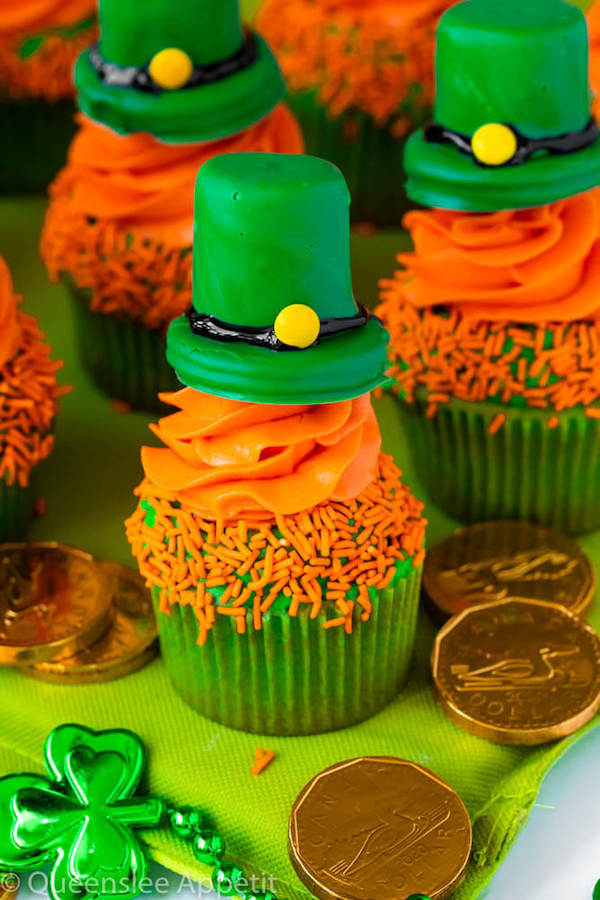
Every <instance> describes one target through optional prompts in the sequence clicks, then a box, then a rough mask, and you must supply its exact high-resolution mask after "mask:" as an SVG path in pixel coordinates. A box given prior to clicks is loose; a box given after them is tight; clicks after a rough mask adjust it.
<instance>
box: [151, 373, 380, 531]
mask: <svg viewBox="0 0 600 900" xmlns="http://www.w3.org/2000/svg"><path fill="white" fill-rule="evenodd" d="M163 399H164V400H165V401H166V402H168V403H170V404H172V405H173V406H176V407H178V409H179V410H180V411H179V412H176V413H173V414H172V415H170V416H167V417H166V418H164V419H161V420H160V422H159V423H158V425H156V426H153V427H152V428H153V431H154V432H155V433H156V434H157V435H158V437H160V439H161V440H162V441H163V442H164V443H165V444H166V445H167V446H166V448H155V447H144V448H143V450H142V464H143V467H144V471H145V473H146V477H147V478H148V479H149V480H150V481H151V483H152V484H153V485H154V486H155V488H158V489H159V490H161V491H164V492H165V493H167V494H168V495H169V496H170V497H171V498H176V499H177V500H178V501H179V502H180V503H181V504H182V505H184V506H185V507H187V508H191V509H193V510H195V511H199V512H201V513H203V514H208V515H210V516H213V517H215V518H220V519H233V518H236V517H238V516H242V515H243V516H248V515H250V517H251V518H258V519H264V518H271V517H272V516H273V515H274V514H280V515H288V514H293V513H297V512H300V511H302V510H306V509H310V508H312V507H313V506H316V505H317V504H319V503H323V502H325V501H327V500H330V499H333V500H351V499H353V498H355V497H357V496H358V495H359V494H360V493H361V492H362V491H363V490H364V489H365V488H366V487H367V486H368V485H369V484H370V483H371V482H372V481H373V479H374V477H375V474H376V471H377V459H378V454H379V450H380V445H381V436H380V433H379V428H378V425H377V421H376V419H375V414H374V412H373V408H372V406H371V399H370V396H369V395H365V396H364V397H359V398H358V399H356V400H348V401H344V402H341V403H329V404H324V405H322V406H261V405H259V404H253V403H242V402H239V401H237V400H227V399H224V398H221V397H214V396H211V395H209V394H203V393H201V392H199V391H194V390H192V389H191V388H184V389H183V390H181V391H179V392H177V393H175V394H165V395H163Z"/></svg>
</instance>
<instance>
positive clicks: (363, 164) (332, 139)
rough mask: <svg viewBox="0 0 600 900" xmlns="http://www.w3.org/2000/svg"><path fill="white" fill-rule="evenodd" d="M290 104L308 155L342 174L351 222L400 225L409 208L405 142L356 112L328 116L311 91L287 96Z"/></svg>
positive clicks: (363, 114) (361, 113)
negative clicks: (323, 160)
mask: <svg viewBox="0 0 600 900" xmlns="http://www.w3.org/2000/svg"><path fill="white" fill-rule="evenodd" d="M288 103H289V105H290V107H291V108H292V110H293V112H294V113H295V115H296V116H297V118H298V121H299V122H300V126H301V128H302V132H303V134H304V139H305V141H306V151H307V153H310V154H312V155H313V156H320V157H321V158H322V159H328V160H330V162H332V163H335V165H336V166H337V167H338V168H339V169H341V170H342V173H343V174H344V177H345V179H346V181H347V182H348V187H349V188H350V195H351V197H352V204H351V206H350V215H351V217H352V220H353V221H354V222H372V223H374V224H375V225H399V224H400V220H401V218H402V215H403V214H404V213H405V212H406V210H407V209H408V208H409V205H410V203H409V200H408V198H407V196H406V193H405V190H404V181H405V176H404V170H403V167H402V156H403V153H404V144H405V141H404V139H403V138H402V139H400V138H394V137H393V135H392V134H391V133H390V131H389V129H388V128H386V127H383V128H382V127H380V126H378V125H376V124H375V122H374V121H373V119H371V118H369V116H367V115H365V113H363V112H360V111H358V110H357V111H353V112H345V113H342V115H340V116H338V117H336V118H332V117H331V116H330V115H329V114H328V112H327V109H326V107H324V106H323V105H322V104H321V103H319V101H318V100H317V95H316V93H315V92H313V91H310V92H309V91H306V92H300V93H297V94H290V95H289V97H288Z"/></svg>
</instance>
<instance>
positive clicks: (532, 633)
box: [423, 521, 600, 745]
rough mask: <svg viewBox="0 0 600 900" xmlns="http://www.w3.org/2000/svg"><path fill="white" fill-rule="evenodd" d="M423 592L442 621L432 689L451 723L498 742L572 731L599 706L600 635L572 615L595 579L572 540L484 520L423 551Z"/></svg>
mask: <svg viewBox="0 0 600 900" xmlns="http://www.w3.org/2000/svg"><path fill="white" fill-rule="evenodd" d="M423 580H424V591H425V596H426V600H427V601H428V603H429V607H430V609H431V610H432V611H433V613H434V615H435V616H436V617H437V618H440V619H448V617H449V616H450V617H451V618H449V620H448V621H447V622H446V624H445V625H444V626H443V628H442V629H441V631H440V632H439V634H438V635H437V637H436V640H435V644H434V648H433V653H432V671H433V680H434V685H435V691H436V695H437V699H438V702H439V704H440V707H441V708H442V710H443V711H444V712H445V713H446V715H448V716H449V718H451V719H452V720H453V721H454V722H455V723H456V724H457V725H459V726H460V727H461V728H464V729H465V730H466V731H470V732H471V733H472V734H475V735H477V736H479V737H482V738H486V739H488V740H491V741H495V742H497V743H503V744H515V745H534V744H542V743H545V742H548V741H552V740H557V739H559V738H561V737H565V736H567V735H570V734H572V733H573V732H574V731H576V730H577V729H578V728H580V727H582V726H583V725H584V724H585V723H586V722H588V721H589V720H590V719H591V718H592V717H593V716H594V715H595V714H596V713H597V712H598V710H600V638H599V636H598V635H597V634H596V632H595V631H594V630H593V629H592V628H591V627H590V626H589V625H586V624H585V623H584V622H583V621H582V620H581V619H580V618H579V616H580V615H581V614H582V613H584V612H585V610H586V609H587V608H588V606H589V604H590V603H591V601H592V598H593V595H594V592H595V588H596V577H595V573H594V570H593V567H592V565H591V562H590V560H589V559H588V557H587V556H586V554H585V553H584V552H583V551H582V550H581V549H580V548H579V547H578V546H577V544H575V543H574V542H573V541H571V540H569V539H568V538H566V537H564V536H563V535H561V534H558V533H557V532H554V531H551V530H549V529H545V528H538V527H537V526H534V525H530V524H528V523H526V522H510V521H506V522H486V523H482V524H479V525H474V526H471V527H470V528H464V529H461V530H460V531H457V532H456V533H455V534H453V535H452V536H451V537H450V538H448V539H447V540H445V541H442V543H441V544H439V545H438V546H437V547H434V548H433V550H432V551H430V553H429V556H428V559H427V562H426V565H425V572H424V579H423Z"/></svg>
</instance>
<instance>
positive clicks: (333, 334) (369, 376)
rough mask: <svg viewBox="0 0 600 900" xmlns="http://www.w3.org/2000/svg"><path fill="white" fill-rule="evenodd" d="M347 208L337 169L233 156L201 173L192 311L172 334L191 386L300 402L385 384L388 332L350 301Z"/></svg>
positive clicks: (281, 157) (301, 159)
mask: <svg viewBox="0 0 600 900" xmlns="http://www.w3.org/2000/svg"><path fill="white" fill-rule="evenodd" d="M349 202H350V196H349V192H348V187H347V185H346V182H345V181H344V178H343V176H342V174H341V172H340V171H339V169H337V168H336V167H335V166H334V165H332V164H331V163H329V162H325V161H324V160H321V159H316V158H315V157H312V156H296V155H293V156H292V155H285V154H273V153H235V154H226V155H223V156H217V157H215V158H213V159H211V160H209V161H208V162H206V163H205V164H204V165H203V166H202V168H201V169H200V171H199V173H198V179H197V182H196V198H195V225H194V250H193V253H194V259H193V304H192V306H191V307H190V309H189V310H188V312H187V314H186V315H183V316H180V317H179V318H178V319H175V321H174V322H172V323H171V326H170V328H169V332H168V336H167V359H168V361H169V363H170V364H171V365H172V366H173V368H174V369H175V372H176V373H177V376H178V378H179V380H180V381H181V382H183V384H185V385H187V386H189V387H192V388H195V389H196V390H199V391H204V392H206V393H210V394H217V395H218V396H222V397H229V398H231V399H234V400H245V401H248V402H251V403H265V404H282V403H285V404H287V403H290V404H304V403H332V402H335V401H338V400H347V399H350V398H352V397H358V396H361V395H362V394H366V393H368V391H370V390H371V389H372V388H374V387H376V386H377V385H379V384H382V383H383V382H384V381H385V375H384V373H385V370H386V368H387V361H386V349H387V344H388V339H389V335H388V333H387V332H386V331H385V329H384V328H383V326H382V325H381V323H380V322H379V320H378V319H377V318H376V317H375V316H371V315H369V313H367V312H366V310H364V309H363V308H361V307H358V306H357V304H356V301H355V300H354V296H353V293H352V280H351V275H350V226H349V212H348V207H349Z"/></svg>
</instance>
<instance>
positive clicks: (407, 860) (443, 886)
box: [289, 756, 471, 900]
mask: <svg viewBox="0 0 600 900" xmlns="http://www.w3.org/2000/svg"><path fill="white" fill-rule="evenodd" d="M289 852H290V857H291V860H292V864H293V866H294V868H295V870H296V872H297V873H298V877H299V878H300V879H301V881H302V882H303V883H304V884H305V885H306V887H307V888H308V889H309V890H310V891H311V892H312V893H313V894H314V895H315V897H318V898H320V900H325V898H327V900H334V898H335V900H381V898H383V897H385V898H386V900H406V898H407V897H409V896H411V895H412V894H426V895H427V896H428V897H430V898H431V900H442V898H446V897H449V896H450V894H451V893H452V892H453V891H455V890H456V888H457V887H458V885H459V884H460V882H461V881H462V879H463V877H464V874H465V870H466V867H467V863H468V860H469V854H470V852H471V823H470V821H469V815H468V813H467V811H466V809H465V807H464V805H463V803H462V801H461V799H460V797H459V796H458V795H457V794H456V793H455V791H453V790H452V788H451V787H449V786H448V785H447V784H445V783H444V782H443V781H442V780H441V779H440V778H438V777H437V775H434V774H433V773H432V772H429V771H428V770H427V769H424V768H422V767H421V766H418V765H416V764H415V763H412V762H407V761H405V760H402V759H395V758H393V757H387V756H380V757H377V756H374V757H362V758H360V759H351V760H348V761H346V762H341V763H337V764H336V765H334V766H331V768H329V769H325V771H324V772H321V773H320V774H319V775H317V776H315V778H313V779H312V781H310V782H309V783H308V784H307V785H306V787H305V788H304V789H303V790H302V791H301V793H300V795H299V796H298V799H297V800H296V802H295V803H294V807H293V809H292V815H291V818H290V826H289Z"/></svg>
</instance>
